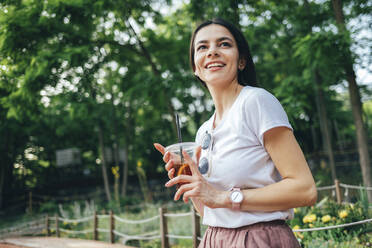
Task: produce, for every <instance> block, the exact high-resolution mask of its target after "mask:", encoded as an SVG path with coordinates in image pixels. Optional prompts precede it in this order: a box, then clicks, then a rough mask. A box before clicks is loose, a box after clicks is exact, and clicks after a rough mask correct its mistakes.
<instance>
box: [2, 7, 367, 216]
mask: <svg viewBox="0 0 372 248" xmlns="http://www.w3.org/2000/svg"><path fill="white" fill-rule="evenodd" d="M159 6H160V7H159ZM167 8H169V11H168V12H167V13H164V12H162V10H163V9H167ZM345 8H347V9H348V10H350V11H349V12H347V14H346V16H345V17H346V20H347V21H350V20H353V18H359V17H362V16H364V15H365V14H366V13H369V12H368V10H369V9H370V6H369V5H368V4H367V1H365V0H348V1H346V2H345ZM216 16H222V17H224V18H226V19H227V20H229V21H231V22H233V23H235V24H237V25H239V26H240V28H241V29H242V31H243V32H244V34H245V36H246V37H247V40H248V42H249V44H250V47H251V52H252V55H253V58H254V61H255V64H256V69H257V75H258V79H259V83H260V85H261V86H262V87H264V88H266V89H268V90H269V91H271V92H272V93H274V95H275V96H277V97H278V98H279V100H280V101H281V103H282V104H283V106H284V108H285V110H286V112H287V113H288V116H289V119H290V121H291V124H292V126H293V127H294V130H295V135H296V137H297V139H298V141H299V143H300V145H301V147H302V148H303V150H304V152H305V153H306V154H308V155H311V154H315V156H314V157H315V158H314V157H311V160H312V161H313V163H312V164H313V165H312V166H311V167H312V170H313V172H314V174H315V175H321V176H323V177H324V178H322V179H321V180H322V183H327V181H326V180H327V179H329V178H330V177H328V176H327V175H329V171H328V170H327V168H322V167H321V166H320V162H319V161H320V159H319V156H317V155H316V154H318V153H319V152H321V151H322V150H323V147H322V141H321V137H322V134H321V132H320V121H319V118H318V113H317V109H316V108H315V107H314V106H316V101H315V92H314V70H315V69H318V70H319V72H320V75H321V78H322V90H323V92H324V95H325V102H326V108H327V112H328V113H329V119H330V120H332V123H330V124H329V125H330V126H331V129H332V136H333V137H334V138H333V142H334V143H333V145H334V146H335V147H336V146H337V148H338V149H339V150H342V151H345V150H346V149H355V142H354V140H355V137H354V134H353V133H354V129H355V127H354V125H353V123H352V116H351V114H350V106H349V104H348V103H347V101H348V98H347V96H346V94H345V89H344V88H343V81H342V80H343V79H344V71H343V70H342V69H341V67H342V63H343V60H342V53H343V51H344V50H345V49H347V47H348V46H350V44H351V45H358V44H359V43H358V42H359V41H358V40H355V39H351V38H350V37H357V36H356V34H357V33H358V32H360V30H359V31H358V29H357V28H355V27H353V28H351V29H350V30H351V31H350V34H351V36H348V34H340V33H339V32H337V31H336V28H335V24H334V20H333V19H334V17H333V12H332V8H331V6H330V2H329V1H326V2H324V1H323V2H322V1H295V0H288V1H273V0H268V1H194V0H192V1H189V2H182V3H180V2H177V4H176V1H173V2H172V1H169V0H167V1H162V0H152V1H137V0H136V1H135V0H125V1H118V0H95V1H89V0H79V1H71V0H56V1H2V2H1V3H0V137H1V139H0V155H1V157H2V158H3V160H2V165H1V166H0V208H1V207H3V206H4V205H5V206H7V205H9V206H10V203H8V202H7V201H8V200H10V199H11V198H13V197H15V195H17V194H23V193H24V192H25V191H27V190H33V191H39V192H42V193H54V192H56V191H58V190H71V191H75V190H76V191H78V190H80V189H81V188H83V186H87V187H92V186H97V185H98V186H100V187H101V185H102V179H101V175H102V169H101V167H100V166H101V165H102V161H101V159H100V154H99V148H98V143H99V142H98V132H97V130H98V126H100V127H102V130H103V133H104V139H105V140H104V145H105V146H106V147H110V148H113V147H120V148H125V150H126V151H127V159H128V163H127V164H124V163H119V164H116V163H115V162H111V163H110V164H109V165H108V167H109V168H107V169H108V170H110V171H111V170H112V169H111V168H115V171H116V172H117V173H116V174H115V175H114V174H112V173H109V174H110V176H109V181H110V182H111V183H112V182H114V181H115V189H116V193H115V196H116V202H117V198H118V197H117V196H118V191H119V187H118V186H119V184H123V180H124V178H125V176H124V175H123V173H124V171H125V170H124V169H125V168H128V183H129V184H133V185H137V184H139V179H138V175H137V166H136V165H137V161H141V163H142V167H141V168H142V172H144V173H142V172H140V173H142V174H145V175H146V178H147V180H148V181H149V182H151V181H153V183H156V184H159V185H160V184H163V182H165V180H166V179H167V176H166V174H165V173H164V168H163V163H162V160H161V155H160V154H159V153H158V152H157V151H156V150H155V149H153V148H152V144H153V143H154V142H159V143H162V144H164V145H168V144H170V143H173V142H174V141H176V140H177V138H176V137H177V136H176V133H175V126H174V122H173V114H174V112H178V113H179V114H180V116H181V122H182V134H183V138H184V140H185V141H191V140H193V139H194V136H195V133H196V130H197V128H198V127H199V126H200V125H201V124H202V123H203V122H204V121H205V120H207V119H208V118H209V116H210V115H211V113H212V111H213V109H212V103H211V98H210V96H209V95H208V93H207V91H206V89H204V88H203V87H202V86H201V85H200V84H199V82H197V81H196V80H195V79H194V77H193V74H192V72H191V70H190V69H189V68H190V67H189V64H188V56H187V55H188V43H189V39H190V36H191V32H192V30H193V28H194V27H195V26H196V24H197V22H199V21H201V20H203V19H207V18H213V17H216ZM349 24H350V25H351V26H352V22H349ZM352 59H353V60H354V61H355V63H359V62H358V61H359V60H358V59H359V58H358V56H357V55H356V54H352ZM340 88H341V89H343V92H341V93H340V92H339V90H336V89H340ZM366 88H367V89H365V90H364V91H363V92H366V93H365V95H368V92H369V91H368V86H366ZM369 109H370V107H369V104H365V119H366V120H367V121H366V122H367V124H368V127H369V128H370V129H371V127H372V125H370V122H371V120H372V117H371V111H369ZM69 147H77V148H79V149H80V150H81V154H82V164H81V165H80V166H75V167H74V166H71V167H67V168H58V167H57V166H56V159H55V152H56V150H59V149H64V148H69ZM355 150H356V149H355ZM355 153H356V152H355ZM354 155H355V154H354ZM354 155H351V156H350V157H351V159H352V160H353V161H357V158H355V156H354ZM309 158H310V156H309ZM313 158H314V159H313ZM116 166H119V168H117V167H116ZM337 169H338V174H339V175H340V178H342V179H343V178H345V180H355V183H357V182H359V181H360V180H359V178H360V171H359V168H355V167H352V168H350V167H341V166H339V167H338V168H337ZM119 172H120V173H119ZM351 173H352V174H354V175H357V176H356V177H349V176H348V175H350V174H351ZM319 179H320V178H319ZM319 179H318V180H319ZM120 180H121V181H120ZM119 181H120V182H119ZM345 182H346V181H345ZM348 183H351V182H350V181H348ZM142 185H144V184H142ZM149 187H151V186H150V185H149ZM120 190H122V189H120ZM14 192H19V193H17V194H15V193H14ZM121 193H122V194H124V193H123V192H121ZM2 198H4V200H2ZM107 204H110V207H115V206H114V205H115V204H116V203H113V202H111V203H107ZM43 208H44V209H45V211H47V210H48V209H52V208H53V207H52V204H51V205H50V206H48V205H44V206H43Z"/></svg>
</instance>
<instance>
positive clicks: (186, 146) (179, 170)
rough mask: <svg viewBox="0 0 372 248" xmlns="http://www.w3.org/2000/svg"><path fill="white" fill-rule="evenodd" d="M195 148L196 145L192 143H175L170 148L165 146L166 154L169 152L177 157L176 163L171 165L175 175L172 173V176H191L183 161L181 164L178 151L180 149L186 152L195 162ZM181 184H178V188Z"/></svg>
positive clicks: (187, 166)
mask: <svg viewBox="0 0 372 248" xmlns="http://www.w3.org/2000/svg"><path fill="white" fill-rule="evenodd" d="M196 147H197V144H196V143H194V142H183V143H177V144H173V145H170V146H167V147H166V148H165V151H166V152H168V151H169V152H171V153H173V154H176V156H177V157H178V158H177V159H176V162H175V163H174V164H173V168H174V169H175V173H174V176H175V177H176V176H179V175H181V174H184V175H191V170H190V167H189V165H188V164H187V163H186V162H185V161H183V163H181V156H180V151H181V148H182V150H184V151H186V152H187V154H189V156H190V157H191V158H192V159H193V160H195V156H194V155H195V154H194V153H195V149H196ZM182 184H183V183H179V184H178V186H180V185H182Z"/></svg>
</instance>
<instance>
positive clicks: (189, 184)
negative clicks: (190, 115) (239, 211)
mask: <svg viewBox="0 0 372 248" xmlns="http://www.w3.org/2000/svg"><path fill="white" fill-rule="evenodd" d="M182 152H183V153H182V154H183V157H184V160H185V162H186V163H187V164H188V165H189V167H190V170H191V173H192V175H191V176H189V175H179V176H177V177H175V178H173V179H171V180H169V181H168V182H167V183H166V184H165V186H166V187H172V186H173V185H176V184H178V183H184V184H182V185H181V186H180V187H179V188H178V190H177V192H176V194H175V195H174V200H175V201H177V200H178V199H180V198H181V195H182V194H183V201H184V202H185V203H187V202H188V201H189V198H190V197H192V198H196V199H198V200H199V201H201V202H202V203H203V204H204V205H205V206H207V207H210V208H218V207H222V206H223V203H224V199H225V192H223V191H219V190H217V189H215V188H214V187H213V186H212V185H210V184H209V183H208V182H207V181H206V180H205V179H204V177H203V176H202V174H201V173H200V172H199V167H198V165H197V164H196V163H195V161H193V160H192V158H191V157H190V156H189V155H188V154H187V152H185V151H182ZM200 152H201V147H198V148H197V151H196V157H199V156H200ZM197 161H198V159H197Z"/></svg>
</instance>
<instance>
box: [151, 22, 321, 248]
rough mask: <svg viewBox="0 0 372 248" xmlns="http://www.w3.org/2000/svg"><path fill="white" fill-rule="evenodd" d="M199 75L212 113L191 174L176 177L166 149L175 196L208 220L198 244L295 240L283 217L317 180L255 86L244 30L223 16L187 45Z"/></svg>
mask: <svg viewBox="0 0 372 248" xmlns="http://www.w3.org/2000/svg"><path fill="white" fill-rule="evenodd" d="M190 62H191V66H192V69H193V71H194V73H195V75H196V77H197V78H198V79H199V80H200V81H201V82H202V83H203V84H204V85H205V86H206V87H207V88H208V90H209V92H210V94H211V96H212V98H213V102H214V106H215V112H214V114H213V115H212V117H211V118H210V119H209V120H208V121H206V122H205V123H204V124H203V125H202V126H201V127H200V128H199V130H198V132H197V135H196V142H197V143H198V144H200V145H201V147H199V148H198V149H197V152H196V154H197V156H196V157H197V159H196V160H197V161H196V162H194V161H192V159H191V158H190V156H188V154H187V153H185V152H184V157H185V160H186V162H188V163H189V164H190V167H191V171H192V175H191V176H188V175H180V176H177V177H174V168H173V165H174V164H175V163H177V158H176V157H175V156H174V155H173V154H169V153H165V154H164V147H163V146H161V145H160V144H155V147H156V148H157V149H158V150H159V151H160V152H161V153H163V154H164V157H163V160H164V161H165V162H166V165H165V168H166V170H167V171H168V176H169V178H170V179H171V180H169V181H168V182H167V183H166V187H171V186H174V185H176V184H178V183H184V184H182V186H180V187H179V188H178V190H177V192H176V194H175V196H174V199H175V200H178V199H179V198H180V197H181V196H182V195H183V200H184V201H185V202H188V199H189V198H190V199H191V200H192V202H193V204H194V206H195V208H196V209H197V211H198V212H199V213H200V214H201V215H202V216H203V224H205V225H208V229H207V230H206V232H205V234H204V237H203V240H202V241H201V243H200V246H199V247H250V248H251V247H300V246H299V244H298V242H297V240H296V238H295V237H294V235H293V232H292V231H291V229H290V228H289V227H288V225H287V224H286V223H285V220H287V219H289V218H291V217H292V216H293V211H292V208H294V207H301V206H309V205H313V204H314V203H315V202H316V199H317V192H316V187H315V184H314V179H313V177H312V175H311V172H310V170H309V168H308V165H307V163H306V160H305V158H304V155H303V153H302V151H301V148H300V147H299V145H298V143H297V141H296V139H295V137H294V135H293V132H292V127H291V125H290V124H289V122H288V118H287V115H286V113H285V112H284V110H283V108H282V106H281V105H280V103H279V101H278V100H277V99H276V98H275V97H274V96H272V95H271V94H270V93H268V92H267V91H265V90H264V89H261V88H257V87H255V86H256V75H255V69H254V64H253V61H252V58H251V55H250V52H249V48H248V44H247V41H246V40H245V38H244V36H243V34H242V33H241V32H240V31H239V30H238V29H237V28H235V27H234V26H232V25H231V24H229V23H227V22H226V21H224V20H222V19H213V20H211V21H206V22H204V23H202V24H201V25H199V26H198V27H197V28H196V30H195V31H194V33H193V35H192V38H191V44H190Z"/></svg>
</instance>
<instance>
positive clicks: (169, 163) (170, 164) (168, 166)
mask: <svg viewBox="0 0 372 248" xmlns="http://www.w3.org/2000/svg"><path fill="white" fill-rule="evenodd" d="M173 165H174V162H173V160H169V161H168V163H166V164H165V169H166V171H169V170H170V169H172V168H173Z"/></svg>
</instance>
